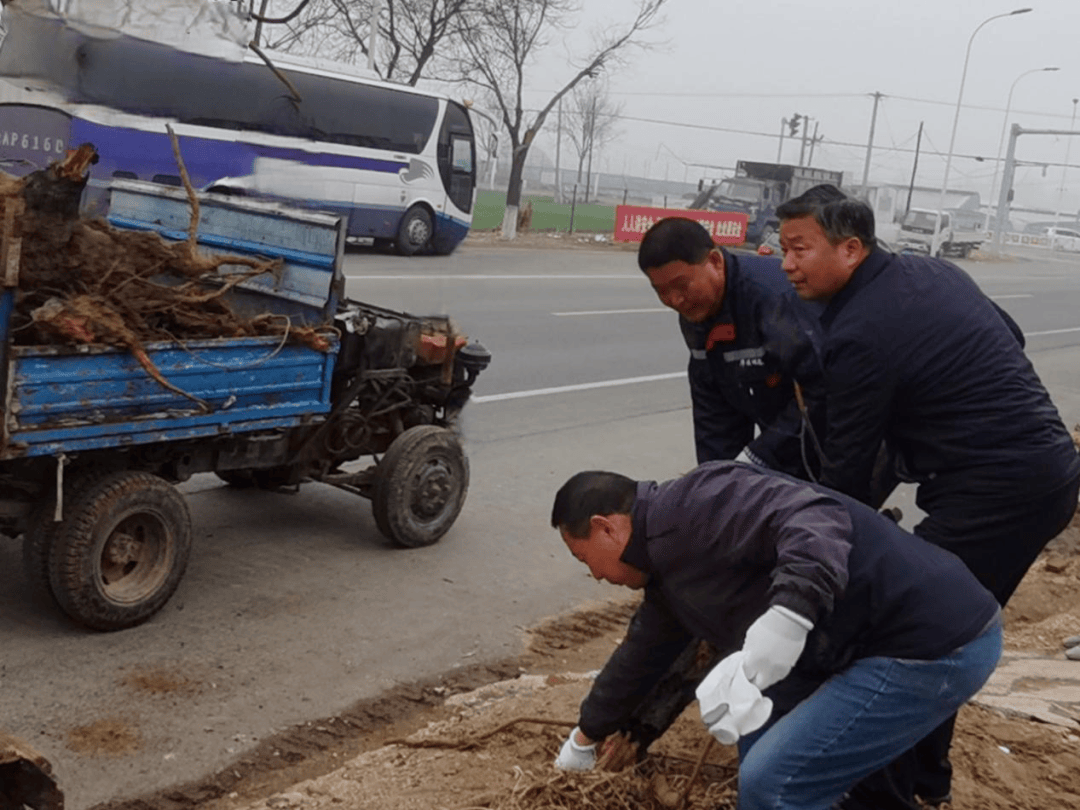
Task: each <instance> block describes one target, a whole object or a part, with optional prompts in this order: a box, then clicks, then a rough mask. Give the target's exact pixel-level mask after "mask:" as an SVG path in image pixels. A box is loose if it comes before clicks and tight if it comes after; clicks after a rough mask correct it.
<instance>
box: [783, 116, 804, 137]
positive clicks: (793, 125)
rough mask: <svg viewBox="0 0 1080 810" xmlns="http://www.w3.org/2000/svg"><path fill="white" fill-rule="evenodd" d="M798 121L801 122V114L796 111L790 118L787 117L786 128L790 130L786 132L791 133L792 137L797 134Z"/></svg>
mask: <svg viewBox="0 0 1080 810" xmlns="http://www.w3.org/2000/svg"><path fill="white" fill-rule="evenodd" d="M800 123H802V116H801V115H799V114H798V113H795V114H794V115H793V116H791V118H789V119H788V122H787V125H788V129H789V130H790V131H789V132H788V134H789V135H791V136H792V137H794V136H796V135H798V134H799V124H800Z"/></svg>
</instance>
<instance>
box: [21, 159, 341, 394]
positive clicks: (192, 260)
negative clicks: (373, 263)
mask: <svg viewBox="0 0 1080 810" xmlns="http://www.w3.org/2000/svg"><path fill="white" fill-rule="evenodd" d="M174 145H175V143H174ZM96 159H97V155H96V152H95V151H94V148H93V147H92V146H91V145H89V144H84V145H82V146H80V147H79V148H78V149H76V150H74V151H72V152H69V153H68V155H67V157H66V158H65V159H64V160H62V161H59V162H57V163H54V164H52V165H50V166H49V167H48V168H46V169H43V170H40V171H37V172H34V173H32V174H29V175H27V176H26V177H23V178H15V177H12V176H10V175H6V174H3V173H0V209H2V211H3V215H4V219H5V222H4V228H5V239H4V244H5V254H6V253H9V252H11V248H10V246H11V245H12V244H15V245H20V243H21V245H20V246H19V248H18V250H19V254H18V290H17V294H16V301H15V308H14V312H13V315H12V327H13V328H12V334H11V340H12V341H13V342H14V343H15V344H17V345H58V344H59V345H78V344H90V343H96V344H106V345H112V346H118V347H122V348H126V349H128V350H130V351H131V352H132V353H133V354H134V355H135V357H136V358H137V359H138V360H139V362H140V363H142V365H143V366H144V367H145V368H146V370H147V372H148V373H150V374H151V375H153V376H154V377H155V378H156V379H158V380H159V381H160V382H162V383H163V384H166V385H167V383H165V381H164V380H163V379H162V377H161V375H160V373H159V372H158V370H157V369H156V368H155V367H154V366H153V364H152V363H151V361H150V359H149V357H148V356H147V354H146V351H145V349H144V348H143V344H144V343H146V342H149V341H157V340H177V341H184V340H196V339H205V338H219V337H225V338H235V337H248V336H260V335H278V336H282V337H284V336H285V334H286V331H287V333H288V334H287V336H288V339H289V340H290V341H295V342H300V343H304V344H306V345H309V346H311V347H312V348H315V349H319V350H321V351H326V350H328V348H329V343H328V341H327V340H326V338H325V337H324V336H323V335H322V334H320V332H319V331H318V330H317V329H314V328H310V327H297V326H295V325H290V324H289V323H288V322H287V321H286V320H285V319H283V318H281V317H278V316H272V315H260V316H256V317H253V318H247V317H241V316H239V315H238V314H237V313H235V312H234V311H233V310H232V309H231V308H230V307H229V305H228V302H227V301H226V299H225V294H226V293H227V292H228V291H229V290H230V289H231V288H232V287H234V286H235V285H236V284H239V283H240V282H242V281H244V280H246V279H249V278H251V277H252V276H255V275H260V274H263V273H269V274H275V273H278V272H280V270H281V261H280V259H274V260H266V261H262V260H258V259H253V258H252V257H249V256H228V255H225V256H222V255H216V256H209V255H205V254H202V253H201V252H200V251H199V250H198V249H197V245H196V240H195V234H196V229H197V225H198V199H197V197H196V195H195V193H194V191H193V190H192V189H191V186H190V183H189V182H187V176H186V172H184V170H183V169H181V174H182V176H183V177H184V181H185V185H186V186H187V189H188V196H189V199H190V201H191V204H192V222H191V228H190V231H189V238H188V240H187V241H184V242H168V241H166V240H164V239H162V238H161V237H160V236H159V235H158V234H156V233H153V232H146V231H129V230H122V229H116V228H113V227H111V226H110V225H109V224H108V223H106V222H105V221H103V220H90V219H84V218H80V216H79V201H80V197H81V194H82V190H83V187H84V186H85V185H86V182H87V179H88V177H89V168H90V165H91V164H92V163H94V162H95V161H96ZM3 258H4V261H5V263H10V262H11V259H10V258H9V257H8V256H6V255H5V256H4V257H3ZM223 267H224V268H226V270H225V271H222V270H221V268H223ZM170 387H171V386H170Z"/></svg>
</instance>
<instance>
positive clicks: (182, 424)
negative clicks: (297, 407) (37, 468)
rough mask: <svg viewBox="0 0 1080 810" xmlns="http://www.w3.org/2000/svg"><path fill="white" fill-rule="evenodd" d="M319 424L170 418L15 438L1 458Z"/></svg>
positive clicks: (304, 419)
mask: <svg viewBox="0 0 1080 810" xmlns="http://www.w3.org/2000/svg"><path fill="white" fill-rule="evenodd" d="M318 421H321V420H320V419H308V418H307V417H302V416H286V417H281V418H268V419H256V420H249V421H247V422H243V423H240V424H225V425H221V424H220V423H219V422H218V421H214V422H213V423H212V424H206V423H205V422H203V423H196V422H195V421H194V420H182V419H168V420H161V422H160V424H159V425H157V426H155V424H154V423H152V422H147V423H143V424H140V425H139V431H138V432H130V431H129V432H126V433H103V434H101V435H98V436H90V435H84V436H74V435H71V434H70V432H68V433H67V434H65V435H63V436H58V437H53V438H50V437H48V436H45V435H37V434H34V435H33V436H32V437H30V438H31V441H33V444H30V443H27V442H25V439H26V437H19V436H15V437H13V439H12V441H14V442H18V444H14V445H12V446H11V447H10V448H9V449H8V450H7V451H5V453H4V454H3V456H0V458H12V457H14V456H26V457H31V456H55V455H58V454H60V453H77V452H82V451H86V450H109V449H114V448H118V447H131V446H134V445H139V444H151V443H154V442H169V441H182V440H185V439H200V438H208V437H213V436H221V435H222V434H228V433H250V432H252V431H256V430H273V429H277V428H291V427H297V426H299V425H303V424H315V423H316V422H318Z"/></svg>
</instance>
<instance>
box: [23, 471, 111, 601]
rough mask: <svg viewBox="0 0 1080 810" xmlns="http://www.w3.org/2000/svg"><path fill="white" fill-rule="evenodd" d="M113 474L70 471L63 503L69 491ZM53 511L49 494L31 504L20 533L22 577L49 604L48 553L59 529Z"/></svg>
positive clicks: (53, 502) (107, 472) (52, 503)
mask: <svg viewBox="0 0 1080 810" xmlns="http://www.w3.org/2000/svg"><path fill="white" fill-rule="evenodd" d="M113 471H115V468H110V467H106V466H103V465H101V464H94V463H91V464H89V465H87V466H84V467H82V468H81V469H78V470H73V471H72V472H71V473H69V474H68V476H67V478H66V480H65V483H64V491H65V493H66V495H65V501H66V500H67V498H68V497H70V493H71V492H72V491H74V490H77V489H78V488H80V487H85V486H87V485H88V484H90V483H91V482H92V481H94V480H95V479H98V478H101V477H103V476H105V475H108V474H109V473H110V472H113ZM55 512H56V498H55V494H50V496H49V497H48V498H47V499H46V500H43V501H38V502H37V503H36V504H34V506H33V507H32V508H31V509H30V514H29V515H28V516H27V519H26V532H25V533H24V534H23V543H22V565H23V574H24V575H25V576H26V579H27V581H28V582H29V584H30V588H31V591H32V592H33V593H34V595H35V596H37V595H48V597H49V600H50V601H54V600H55V597H54V596H53V591H52V583H50V582H49V554H50V552H51V551H52V547H53V544H54V543H55V542H56V535H57V534H59V532H60V526H61V522H60V521H54V520H53V515H54V514H55Z"/></svg>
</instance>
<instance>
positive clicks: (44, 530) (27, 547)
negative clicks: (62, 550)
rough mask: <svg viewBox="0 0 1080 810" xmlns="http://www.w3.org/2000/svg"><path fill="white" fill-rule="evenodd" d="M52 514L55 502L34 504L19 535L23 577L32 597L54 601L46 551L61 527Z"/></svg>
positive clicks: (47, 551)
mask: <svg viewBox="0 0 1080 810" xmlns="http://www.w3.org/2000/svg"><path fill="white" fill-rule="evenodd" d="M55 511H56V503H55V501H53V500H52V499H50V500H48V501H42V502H39V503H37V504H35V505H34V507H33V508H32V509H31V510H30V515H29V517H28V518H27V520H26V531H25V532H24V533H23V542H22V566H23V574H24V576H25V577H26V581H27V583H28V584H29V585H30V590H31V593H32V594H33V595H34V597H35V598H36V597H38V596H46V595H47V596H48V597H49V599H50V600H52V599H53V598H54V597H53V591H52V584H51V583H50V582H49V552H50V551H51V550H52V547H53V543H54V542H55V540H56V535H57V533H58V531H59V529H60V525H61V524H60V523H58V522H55V521H53V519H52V518H53V513H54V512H55Z"/></svg>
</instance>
